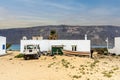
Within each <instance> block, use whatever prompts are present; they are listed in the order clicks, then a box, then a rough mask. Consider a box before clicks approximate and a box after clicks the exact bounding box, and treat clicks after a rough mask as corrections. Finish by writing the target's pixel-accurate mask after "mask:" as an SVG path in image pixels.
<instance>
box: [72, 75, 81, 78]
mask: <svg viewBox="0 0 120 80" xmlns="http://www.w3.org/2000/svg"><path fill="white" fill-rule="evenodd" d="M73 78H76V79H78V78H81V76H80V75H73Z"/></svg>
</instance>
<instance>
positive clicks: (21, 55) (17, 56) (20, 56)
mask: <svg viewBox="0 0 120 80" xmlns="http://www.w3.org/2000/svg"><path fill="white" fill-rule="evenodd" d="M22 57H24V55H23V54H18V55H16V56H15V58H22Z"/></svg>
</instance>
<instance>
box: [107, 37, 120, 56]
mask: <svg viewBox="0 0 120 80" xmlns="http://www.w3.org/2000/svg"><path fill="white" fill-rule="evenodd" d="M114 41H115V42H114V43H115V44H114V47H113V49H108V51H109V52H110V53H115V54H116V55H120V37H115V40H114Z"/></svg>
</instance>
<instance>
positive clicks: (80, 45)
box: [20, 40, 91, 53]
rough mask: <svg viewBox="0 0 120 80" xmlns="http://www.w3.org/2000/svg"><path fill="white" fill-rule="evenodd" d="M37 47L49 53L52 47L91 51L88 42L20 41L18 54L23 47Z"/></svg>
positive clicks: (89, 42)
mask: <svg viewBox="0 0 120 80" xmlns="http://www.w3.org/2000/svg"><path fill="white" fill-rule="evenodd" d="M31 44H34V45H39V46H40V50H41V51H51V49H52V46H63V49H64V50H70V51H73V50H74V51H81V52H89V53H90V51H91V41H90V40H21V42H20V52H21V53H23V51H24V46H25V45H31Z"/></svg>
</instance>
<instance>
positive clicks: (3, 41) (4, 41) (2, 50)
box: [0, 36, 6, 55]
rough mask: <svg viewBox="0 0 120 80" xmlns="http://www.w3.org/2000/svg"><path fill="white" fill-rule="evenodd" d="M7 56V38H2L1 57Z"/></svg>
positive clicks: (0, 40)
mask: <svg viewBox="0 0 120 80" xmlns="http://www.w3.org/2000/svg"><path fill="white" fill-rule="evenodd" d="M4 54H6V37H3V36H0V55H4Z"/></svg>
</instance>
